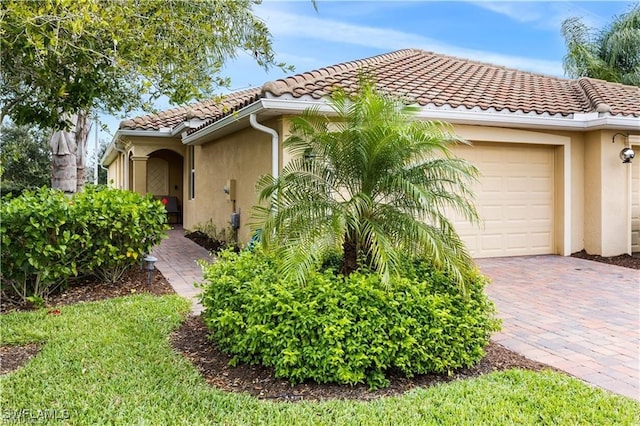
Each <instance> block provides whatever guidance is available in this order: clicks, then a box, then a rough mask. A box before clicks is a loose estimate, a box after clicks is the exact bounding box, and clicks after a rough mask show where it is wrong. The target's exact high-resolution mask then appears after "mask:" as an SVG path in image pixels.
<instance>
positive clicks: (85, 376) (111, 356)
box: [0, 295, 640, 425]
mask: <svg viewBox="0 0 640 426" xmlns="http://www.w3.org/2000/svg"><path fill="white" fill-rule="evenodd" d="M188 309H189V304H188V302H187V301H185V300H184V299H181V298H179V297H177V296H164V297H161V298H158V297H154V296H149V295H135V296H129V297H124V298H118V299H112V300H107V301H102V302H95V303H83V304H78V305H74V306H68V307H63V308H61V309H60V310H61V314H60V315H57V316H56V315H48V314H47V311H46V310H41V311H37V312H22V313H11V314H8V315H3V316H2V317H0V321H2V332H1V333H2V336H1V339H2V343H3V344H22V343H28V342H43V343H44V345H43V346H42V348H41V351H40V353H39V354H38V356H37V357H35V358H33V359H32V360H31V361H30V362H29V363H27V365H26V366H24V367H23V368H21V369H19V370H18V371H16V372H14V373H11V374H8V375H6V376H2V377H1V378H0V386H1V387H0V389H1V392H2V397H1V401H0V404H1V407H2V415H3V418H4V420H7V419H9V416H10V415H12V414H13V415H15V413H19V412H22V410H26V411H25V412H27V413H31V414H33V413H34V412H35V413H37V410H65V412H67V413H68V414H69V418H68V419H67V420H61V421H60V423H69V424H74V425H76V424H79V425H93V424H101V425H103V424H123V425H129V424H152V425H167V424H189V425H199V424H227V425H257V424H283V425H293V424H301V425H308V424H328V425H341V424H362V425H365V424H366V425H369V424H385V425H401V424H406V425H417V424H469V425H477V424H498V425H503V424H533V423H539V424H569V425H574V424H589V425H598V424H602V425H613V424H615V425H632V424H638V420H639V419H640V403H638V402H636V401H633V400H631V399H629V398H625V397H621V396H616V395H613V394H611V393H609V392H606V391H603V390H599V389H595V388H591V387H590V386H588V385H585V384H583V383H582V382H580V381H578V380H575V379H572V378H570V377H568V376H565V375H562V374H557V373H550V372H546V373H533V372H525V371H515V370H514V371H508V372H501V373H494V374H490V375H486V376H483V377H481V378H478V379H473V380H466V381H458V382H454V383H450V384H445V385H441V386H437V387H433V388H429V389H424V390H415V391H412V392H410V393H408V394H406V395H404V396H402V397H395V398H388V399H380V400H376V401H373V402H353V401H331V402H322V403H311V402H301V403H274V402H264V401H260V400H258V399H256V398H254V397H251V396H247V395H239V394H229V393H225V392H221V391H219V390H217V389H214V388H211V387H209V386H208V385H207V384H206V383H205V382H204V380H203V379H202V378H201V377H200V376H199V375H198V373H197V371H196V370H195V368H194V367H193V366H192V365H191V364H189V362H187V361H186V360H184V359H183V358H182V357H181V355H180V354H178V353H175V352H174V351H173V350H172V349H171V347H170V345H169V343H168V338H167V337H168V335H169V334H170V333H171V331H172V330H174V329H176V328H177V327H178V326H179V324H180V322H181V321H182V319H183V317H184V315H185V314H186V313H187V311H188ZM59 412H60V413H63V412H62V411H59Z"/></svg>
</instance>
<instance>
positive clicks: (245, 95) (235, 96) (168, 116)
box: [120, 87, 260, 130]
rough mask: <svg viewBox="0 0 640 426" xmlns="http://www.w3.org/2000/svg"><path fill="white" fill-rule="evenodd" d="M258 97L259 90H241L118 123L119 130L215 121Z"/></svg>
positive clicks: (168, 126) (149, 128)
mask: <svg viewBox="0 0 640 426" xmlns="http://www.w3.org/2000/svg"><path fill="white" fill-rule="evenodd" d="M259 97H260V88H259V87H256V88H252V89H247V90H241V91H239V92H234V93H230V94H228V95H224V96H223V97H222V101H220V99H219V98H213V99H209V100H206V101H203V102H197V103H194V104H190V105H187V106H184V107H178V108H173V109H169V110H166V111H161V112H159V113H157V114H149V115H143V116H140V117H135V118H132V119H130V120H125V121H122V122H120V129H128V130H159V129H161V128H172V127H174V126H176V125H178V124H180V123H183V122H185V121H188V120H191V119H193V118H195V119H200V120H211V119H216V118H218V117H220V116H223V115H226V114H227V112H229V111H233V110H235V109H237V108H241V107H243V106H246V105H249V104H251V103H253V102H255V101H256V100H257V99H258V98H259Z"/></svg>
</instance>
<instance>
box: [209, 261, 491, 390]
mask: <svg viewBox="0 0 640 426" xmlns="http://www.w3.org/2000/svg"><path fill="white" fill-rule="evenodd" d="M280 262H281V259H279V258H277V257H275V256H273V255H268V254H264V253H263V252H262V251H261V250H259V249H257V250H256V251H255V252H254V253H252V252H248V251H246V252H242V253H240V254H236V253H232V252H229V251H225V252H222V253H221V254H220V256H219V258H218V260H217V261H216V262H215V263H212V264H209V265H205V266H204V268H203V270H204V278H205V282H206V284H205V285H204V291H203V293H202V294H201V303H202V304H203V306H204V307H205V311H204V314H203V315H204V319H205V322H206V324H207V326H208V327H209V329H210V330H211V338H212V340H214V341H215V343H216V345H217V346H218V347H219V348H221V349H222V350H223V351H225V352H227V353H229V354H230V355H232V356H233V358H232V362H233V363H237V362H246V363H250V364H262V365H265V366H270V367H273V368H274V369H275V374H276V376H278V377H285V378H287V379H288V380H290V381H291V382H292V383H300V382H302V381H304V380H307V379H312V380H314V381H316V382H319V383H325V382H335V383H344V384H355V383H361V382H366V383H367V384H368V385H369V386H370V387H371V388H379V387H384V386H386V385H387V384H388V381H387V379H386V377H385V375H386V372H387V371H388V370H390V369H397V370H399V371H401V372H403V373H404V374H406V375H407V376H408V377H411V376H412V375H415V374H425V373H431V372H433V373H443V372H444V373H447V372H451V371H453V370H455V369H458V368H463V367H469V366H472V365H473V364H475V363H477V362H478V361H479V360H480V359H481V358H482V357H483V356H484V350H483V349H484V347H485V345H486V344H487V343H488V341H489V337H490V335H491V333H492V332H493V331H496V330H498V329H499V322H498V320H496V319H495V318H494V316H493V315H494V307H493V304H492V303H491V302H490V301H489V299H488V298H487V297H486V295H485V294H484V286H485V283H486V279H485V278H484V277H483V276H482V275H480V274H478V273H477V272H469V273H468V274H467V275H466V276H465V280H466V281H467V282H466V285H467V286H468V288H469V292H468V294H463V293H462V292H461V291H460V287H459V286H458V283H457V282H456V281H455V280H454V279H453V278H452V277H450V276H448V275H447V274H445V273H443V272H441V271H438V270H436V268H435V267H433V265H431V264H430V263H429V262H427V261H425V260H415V261H406V262H405V265H404V269H405V271H406V272H405V274H404V276H403V277H401V278H394V279H391V280H390V281H389V282H388V283H383V281H382V280H381V278H380V276H379V275H378V274H377V273H375V272H371V271H356V272H354V273H352V274H351V275H349V276H348V277H345V276H343V275H336V273H335V270H334V269H333V268H332V267H328V268H327V269H325V270H324V271H321V272H318V271H316V272H312V273H311V274H310V275H309V277H308V279H307V281H306V282H305V284H304V285H300V284H298V283H297V282H295V281H293V280H287V279H286V278H284V277H283V275H282V274H280V273H279V272H278V271H279V266H280V265H279V263H280ZM328 263H332V262H328Z"/></svg>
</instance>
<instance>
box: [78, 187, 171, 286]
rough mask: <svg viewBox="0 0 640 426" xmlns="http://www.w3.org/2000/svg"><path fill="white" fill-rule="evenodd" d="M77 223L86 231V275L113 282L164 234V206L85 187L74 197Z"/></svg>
mask: <svg viewBox="0 0 640 426" xmlns="http://www.w3.org/2000/svg"><path fill="white" fill-rule="evenodd" d="M74 202H75V204H74V206H75V213H76V218H77V220H78V221H79V222H80V223H82V224H83V226H84V229H87V230H89V234H90V236H91V252H92V253H91V256H90V257H89V258H87V259H86V264H85V265H84V267H85V270H86V271H87V272H90V273H93V274H95V275H97V276H98V277H99V278H100V279H102V280H104V281H107V282H115V281H117V280H118V279H119V278H120V277H121V276H122V273H123V272H124V271H125V270H126V269H127V268H128V267H129V266H131V265H134V264H136V263H137V262H138V261H139V259H140V257H141V256H144V255H145V254H147V253H149V252H150V251H151V249H152V248H153V246H155V245H156V244H158V243H159V242H160V241H161V239H162V238H163V237H164V236H165V235H166V234H165V231H166V230H167V226H166V213H165V209H164V207H163V205H162V204H161V203H160V202H159V201H157V200H154V199H153V198H152V197H151V196H147V197H143V196H140V195H139V194H137V193H135V192H130V191H121V190H119V189H113V188H107V187H100V186H98V187H95V186H88V187H86V188H85V190H84V191H83V192H81V193H79V194H77V195H76V196H75V198H74Z"/></svg>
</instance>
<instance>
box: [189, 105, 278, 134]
mask: <svg viewBox="0 0 640 426" xmlns="http://www.w3.org/2000/svg"><path fill="white" fill-rule="evenodd" d="M264 109H265V107H264V106H263V104H262V99H261V100H258V101H256V102H254V103H252V104H250V105H247V106H246V107H244V108H242V109H240V110H238V111H235V112H233V113H231V114H229V115H227V116H226V117H223V118H221V119H220V120H218V121H215V122H213V123H211V124H210V125H208V126H205V127H203V128H202V129H200V130H197V131H195V132H193V133H191V134H189V135H186V136H184V137H183V138H182V143H183V144H185V145H201V144H203V143H205V142H207V141H209V140H211V139H212V137H215V136H217V135H218V134H219V133H220V132H221V131H223V130H225V129H228V128H229V127H230V126H233V125H236V126H237V125H238V124H239V123H240V122H241V121H243V120H244V119H246V120H248V119H249V116H250V115H251V114H255V113H258V112H259V111H262V110H264ZM247 122H248V121H247Z"/></svg>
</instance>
